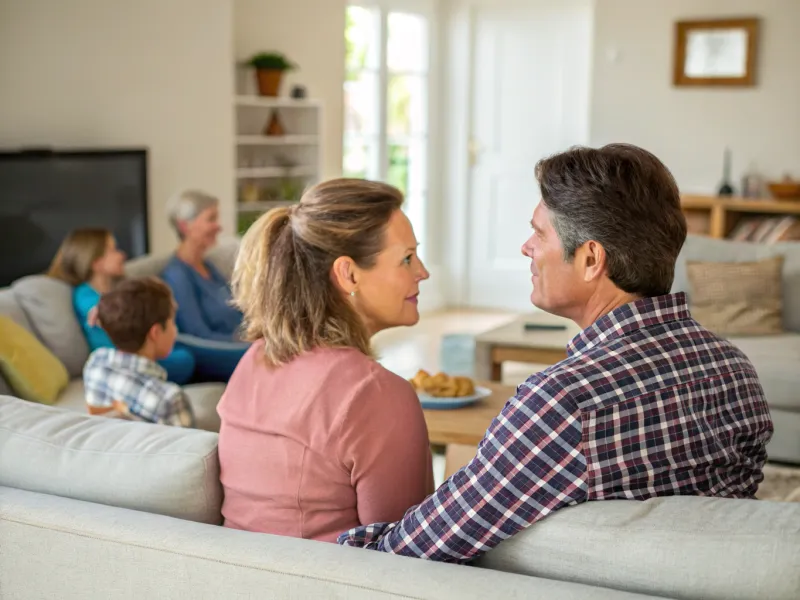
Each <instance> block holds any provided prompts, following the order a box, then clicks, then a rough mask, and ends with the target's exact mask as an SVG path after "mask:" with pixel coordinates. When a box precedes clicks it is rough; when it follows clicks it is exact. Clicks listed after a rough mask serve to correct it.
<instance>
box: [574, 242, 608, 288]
mask: <svg viewBox="0 0 800 600" xmlns="http://www.w3.org/2000/svg"><path fill="white" fill-rule="evenodd" d="M576 258H579V259H580V261H581V267H582V269H583V280H584V281H586V282H589V281H594V280H596V279H598V278H599V277H600V276H601V275H603V273H605V272H606V260H607V255H606V249H605V248H603V246H602V245H601V244H600V243H599V242H596V241H594V240H589V241H588V242H586V243H585V244H584V245H583V246H581V247H580V248H579V249H578V252H577V253H576Z"/></svg>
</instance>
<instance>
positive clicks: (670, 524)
mask: <svg viewBox="0 0 800 600" xmlns="http://www.w3.org/2000/svg"><path fill="white" fill-rule="evenodd" d="M480 566H483V567H488V568H492V569H499V570H503V571H510V572H513V573H522V574H525V575H535V576H537V577H546V578H552V579H560V580H563V581H572V582H577V583H586V582H592V583H593V584H595V585H604V586H608V587H612V588H616V589H625V590H628V591H633V592H639V593H645V594H652V595H655V596H664V597H667V598H686V599H689V598H691V599H696V598H705V599H708V600H714V599H719V600H736V599H742V600H744V599H752V598H770V599H772V600H782V599H785V600H797V598H798V597H800V595H798V592H800V503H792V502H765V501H759V500H729V499H722V498H700V497H691V496H674V497H670V498H653V499H651V500H646V501H644V502H637V501H629V500H605V501H599V502H588V503H585V504H581V505H579V506H576V507H573V508H568V509H565V510H561V511H558V512H557V513H555V514H553V515H551V516H549V517H547V518H546V519H544V520H542V521H541V522H540V523H537V524H536V525H534V526H533V527H531V528H529V529H527V530H525V531H523V532H521V533H520V534H518V535H516V536H514V537H512V538H511V539H509V540H507V541H505V542H503V543H502V544H500V545H499V546H498V547H497V548H495V549H494V550H492V551H491V552H489V553H488V554H486V556H485V557H484V558H482V559H481V561H480Z"/></svg>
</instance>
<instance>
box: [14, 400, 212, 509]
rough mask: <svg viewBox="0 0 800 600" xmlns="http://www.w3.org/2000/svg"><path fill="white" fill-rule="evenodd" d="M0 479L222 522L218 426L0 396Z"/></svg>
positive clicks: (40, 489)
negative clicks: (112, 415) (166, 422)
mask: <svg viewBox="0 0 800 600" xmlns="http://www.w3.org/2000/svg"><path fill="white" fill-rule="evenodd" d="M0 450H1V451H0V485H5V486H8V487H15V488H19V489H23V490H28V491H32V492H39V493H44V494H53V495H56V496H64V497H66V498H74V499H76V500H85V501H88V502H96V503H99V504H108V505H111V506H119V507H122V508H130V509H133V510H141V511H146V512H151V513H156V514H162V515H168V516H172V517H177V518H181V519H187V520H190V521H197V522H201V523H210V524H219V523H220V522H221V516H220V509H221V504H222V487H221V485H220V482H219V459H218V456H217V434H215V433H210V432H207V431H199V430H196V429H181V428H177V427H167V426H163V425H153V424H151V423H142V422H134V421H122V420H117V419H106V418H103V417H91V416H88V415H82V414H78V413H74V412H71V411H65V410H61V409H58V408H55V407H50V406H43V405H40V404H32V403H30V402H25V401H23V400H19V399H17V398H11V397H8V396H5V397H0Z"/></svg>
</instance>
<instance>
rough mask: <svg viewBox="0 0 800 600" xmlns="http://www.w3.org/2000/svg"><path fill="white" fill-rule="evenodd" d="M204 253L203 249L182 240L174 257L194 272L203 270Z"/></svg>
mask: <svg viewBox="0 0 800 600" xmlns="http://www.w3.org/2000/svg"><path fill="white" fill-rule="evenodd" d="M205 253H206V249H205V248H203V247H200V246H198V245H196V244H192V243H191V242H189V241H188V240H183V241H182V242H181V245H180V246H178V249H177V251H176V252H175V256H177V257H178V258H179V259H180V260H182V261H183V262H185V263H186V264H187V265H189V266H190V267H194V269H195V270H201V269H202V268H203V258H204V256H205Z"/></svg>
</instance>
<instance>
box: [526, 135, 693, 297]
mask: <svg viewBox="0 0 800 600" xmlns="http://www.w3.org/2000/svg"><path fill="white" fill-rule="evenodd" d="M536 177H537V179H538V180H539V186H540V187H541V190H542V203H543V204H544V205H545V206H546V207H547V209H548V210H549V211H550V213H551V221H552V223H553V227H554V228H555V230H556V233H557V234H558V237H559V239H560V240H561V244H562V245H563V246H564V258H565V260H569V261H571V260H572V259H573V258H574V257H575V251H576V250H577V249H578V248H580V247H581V246H582V245H583V244H585V243H586V242H588V241H590V240H594V241H596V242H598V243H600V244H601V245H602V246H603V248H604V249H605V251H606V256H607V260H608V277H609V278H610V279H611V281H613V282H614V284H615V285H616V286H617V287H618V288H620V289H621V290H623V291H625V292H628V293H629V294H636V295H638V296H643V297H653V296H661V295H664V294H668V293H669V291H670V288H671V287H672V280H673V278H674V276H675V262H676V260H677V258H678V254H679V253H680V251H681V247H682V246H683V243H684V241H685V240H686V219H685V217H684V215H683V211H681V198H680V193H679V192H678V186H677V185H676V183H675V179H674V178H673V177H672V173H670V172H669V170H668V169H667V167H665V166H664V164H663V163H662V162H661V161H660V160H658V158H656V157H655V156H654V155H653V154H651V153H650V152H648V151H647V150H644V149H642V148H638V147H636V146H632V145H629V144H609V145H608V146H603V147H602V148H598V149H595V148H583V147H576V148H572V149H570V150H568V151H567V152H562V153H560V154H556V155H554V156H551V157H549V158H545V159H544V160H541V161H539V164H537V165H536Z"/></svg>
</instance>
